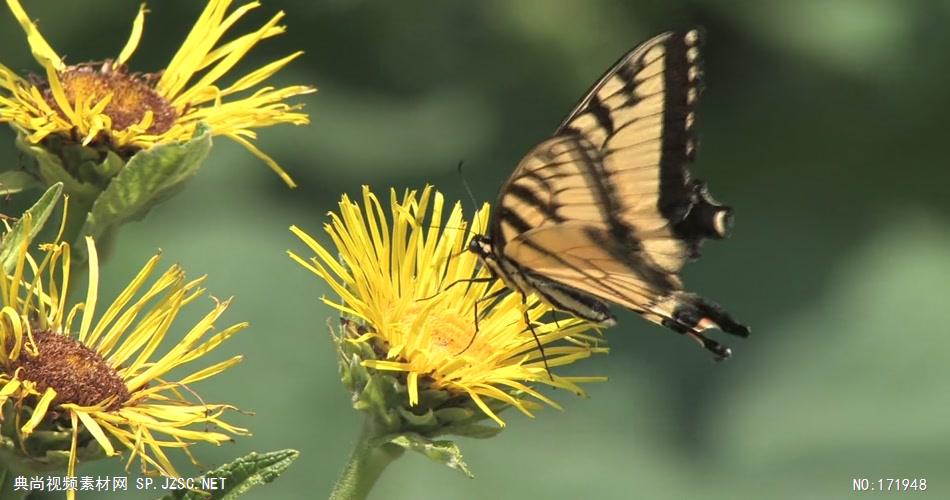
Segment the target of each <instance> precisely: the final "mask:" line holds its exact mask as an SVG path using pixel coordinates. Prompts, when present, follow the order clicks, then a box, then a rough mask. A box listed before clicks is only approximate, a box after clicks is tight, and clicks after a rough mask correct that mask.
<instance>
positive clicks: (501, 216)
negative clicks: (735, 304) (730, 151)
mask: <svg viewBox="0 0 950 500" xmlns="http://www.w3.org/2000/svg"><path fill="white" fill-rule="evenodd" d="M698 44H699V37H698V33H697V32H696V31H690V32H688V33H685V34H674V33H666V34H663V35H660V36H657V37H655V38H653V39H651V40H649V41H647V42H645V43H644V44H642V45H640V46H639V47H637V48H636V49H634V50H633V51H631V52H630V53H628V54H627V55H625V56H624V57H623V58H622V59H621V60H620V61H619V62H618V63H617V64H616V65H615V66H614V67H613V68H611V69H610V70H609V71H608V72H607V73H606V74H605V75H604V76H603V77H602V78H601V79H600V80H599V81H598V83H597V84H595V85H594V87H593V88H592V89H591V91H590V92H589V93H588V94H587V96H586V97H585V98H584V99H583V100H582V101H581V102H580V103H579V104H578V105H577V107H576V108H575V109H574V110H573V111H572V112H571V114H570V115H569V116H568V117H567V119H565V120H564V122H563V123H562V124H561V126H560V127H558V129H557V131H556V133H555V135H554V136H553V137H552V138H551V139H549V140H547V141H545V142H543V143H541V144H540V145H538V146H536V147H535V148H534V149H533V150H532V151H531V152H530V153H529V154H528V155H527V156H526V157H525V159H524V160H522V162H521V164H520V165H519V166H518V168H517V169H516V170H515V172H514V173H513V174H512V176H511V177H510V178H509V180H508V181H507V183H506V184H505V187H504V188H503V189H502V192H501V195H500V197H499V200H498V203H497V205H496V206H497V207H498V210H497V211H496V217H495V218H494V219H493V221H492V237H493V245H494V247H495V249H496V251H497V252H499V253H500V255H501V256H502V258H503V259H506V260H508V261H509V262H511V263H512V264H513V266H514V267H515V268H516V269H518V270H520V272H521V273H522V274H523V275H524V276H526V277H527V279H526V280H525V281H527V282H529V283H531V284H532V287H533V288H534V289H535V291H539V292H540V293H541V294H542V295H543V294H544V284H545V282H546V281H553V282H556V283H558V284H559V285H560V286H561V287H568V288H570V289H573V290H577V291H580V292H582V293H583V294H589V295H591V296H593V297H596V298H598V299H602V300H605V301H609V302H614V303H617V304H620V305H623V306H625V307H628V308H630V309H632V310H634V311H637V312H639V313H640V314H642V315H644V317H646V318H647V319H650V320H651V321H655V322H657V323H661V324H663V325H665V326H668V327H671V328H673V329H675V330H677V331H680V332H692V333H698V332H701V331H702V330H704V329H706V328H710V327H716V326H718V327H721V328H722V329H724V330H726V331H731V332H733V333H737V334H742V335H745V334H747V333H748V328H746V327H744V326H742V325H740V324H738V323H736V322H735V321H734V320H732V318H730V317H729V316H728V314H726V313H725V312H724V311H723V310H722V309H721V308H720V307H719V306H717V305H715V304H713V303H711V302H708V301H705V300H703V299H702V298H700V297H698V296H696V295H693V294H689V293H687V292H685V291H683V289H682V282H681V281H680V279H679V276H678V272H679V271H680V269H681V268H682V267H683V265H684V264H685V263H686V262H687V261H688V260H690V259H692V258H696V257H698V255H699V248H700V246H701V244H702V241H703V240H704V239H705V238H722V237H724V236H725V235H726V233H727V230H728V227H729V222H730V218H731V211H730V209H729V208H728V207H724V206H722V205H719V204H718V203H716V202H715V201H714V200H713V199H712V197H711V196H710V195H709V193H708V192H707V191H706V188H705V186H704V184H703V183H702V182H700V181H696V180H691V179H690V176H689V173H688V172H687V170H686V164H687V163H688V162H689V161H691V159H692V157H693V154H694V151H695V138H694V136H693V130H692V129H693V123H694V121H695V107H696V103H697V101H698V96H699V92H700V77H701V72H700V69H699V65H698V63H699V50H698Z"/></svg>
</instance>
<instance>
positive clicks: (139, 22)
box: [116, 3, 148, 64]
mask: <svg viewBox="0 0 950 500" xmlns="http://www.w3.org/2000/svg"><path fill="white" fill-rule="evenodd" d="M146 12H148V11H147V10H145V4H144V3H143V4H141V5H139V13H138V14H137V15H136V16H135V21H133V22H132V33H131V34H129V41H128V42H125V47H123V48H122V52H120V53H119V57H118V59H116V63H118V64H125V63H126V62H128V60H129V58H130V57H132V54H133V53H134V52H135V49H136V47H138V46H139V41H140V40H141V39H142V28H143V27H144V26H145V13H146Z"/></svg>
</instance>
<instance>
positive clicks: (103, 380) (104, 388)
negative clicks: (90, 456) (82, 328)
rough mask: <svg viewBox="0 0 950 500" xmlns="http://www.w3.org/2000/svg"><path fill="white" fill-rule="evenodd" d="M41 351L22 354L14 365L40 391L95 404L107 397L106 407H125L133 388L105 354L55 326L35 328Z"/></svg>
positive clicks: (67, 400)
mask: <svg viewBox="0 0 950 500" xmlns="http://www.w3.org/2000/svg"><path fill="white" fill-rule="evenodd" d="M33 339H34V340H35V342H36V349H37V351H38V354H37V355H36V356H33V355H30V354H26V355H23V356H20V357H19V358H18V359H17V360H16V361H15V362H14V364H13V367H14V368H15V369H17V370H19V371H20V376H21V377H22V378H23V379H24V380H29V381H32V382H33V383H35V384H36V386H37V388H38V389H39V390H40V392H42V391H45V390H46V389H48V388H51V389H53V390H54V391H56V399H55V400H54V404H67V403H72V404H76V405H80V406H93V405H96V404H101V403H102V402H104V401H107V402H108V404H107V405H106V406H105V407H104V410H105V411H113V410H117V409H119V408H121V407H122V405H123V403H125V402H126V401H127V400H128V399H129V396H130V393H129V390H128V389H127V388H126V386H125V383H124V382H123V381H122V378H121V377H120V376H119V374H118V373H116V371H115V370H114V369H113V368H112V367H110V366H109V364H108V363H106V361H105V360H104V359H102V357H101V356H99V355H98V354H96V352H95V351H93V350H92V349H90V348H88V347H86V346H84V345H83V344H82V343H81V342H78V341H76V340H74V339H72V338H70V337H69V336H67V335H63V334H61V333H57V332H54V331H51V330H42V331H37V332H33Z"/></svg>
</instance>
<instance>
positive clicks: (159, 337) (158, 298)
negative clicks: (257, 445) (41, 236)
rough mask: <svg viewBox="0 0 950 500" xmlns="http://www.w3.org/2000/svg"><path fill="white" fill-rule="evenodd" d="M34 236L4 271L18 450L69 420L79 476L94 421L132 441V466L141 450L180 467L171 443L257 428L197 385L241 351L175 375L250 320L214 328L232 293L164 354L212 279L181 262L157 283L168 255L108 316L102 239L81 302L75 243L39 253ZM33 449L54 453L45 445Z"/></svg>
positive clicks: (4, 392)
mask: <svg viewBox="0 0 950 500" xmlns="http://www.w3.org/2000/svg"><path fill="white" fill-rule="evenodd" d="M26 217H29V214H27V216H26ZM29 245H30V242H29V241H24V242H23V244H22V245H20V247H19V248H18V249H16V252H17V253H16V256H17V259H16V266H15V269H14V270H13V271H12V274H10V275H7V274H6V273H0V275H2V276H0V295H2V300H3V304H2V305H3V308H2V310H0V407H3V409H4V412H3V414H4V415H6V416H7V417H8V418H9V416H10V415H11V412H12V415H14V416H15V419H14V422H15V423H16V431H15V432H16V438H17V440H18V445H17V446H18V449H21V448H22V449H23V450H28V449H29V447H27V446H24V443H26V442H28V441H27V440H28V439H29V437H30V435H31V434H33V433H34V432H38V431H41V430H50V429H63V428H66V429H67V430H68V431H69V432H70V433H71V434H72V438H71V445H70V447H69V451H68V453H69V459H68V460H69V461H68V471H69V472H68V473H69V475H70V476H74V475H75V474H74V473H75V468H76V462H77V448H78V447H80V446H83V444H81V440H80V436H81V435H82V436H87V435H86V434H84V433H83V431H88V435H91V436H92V439H93V440H94V442H95V443H97V444H98V445H99V446H100V447H101V449H102V451H103V452H104V453H105V454H106V455H110V456H111V455H116V454H118V452H117V449H127V450H128V451H129V457H128V463H127V466H129V465H131V464H132V462H133V460H135V459H138V460H140V462H141V466H142V470H143V472H144V473H155V472H157V473H160V474H163V475H168V476H178V473H177V471H176V470H175V468H174V467H173V466H172V464H171V462H170V461H169V459H168V457H167V456H166V450H167V449H182V450H183V451H185V452H186V453H188V448H189V447H190V446H191V445H192V443H195V442H208V443H212V444H215V445H217V444H220V443H222V442H226V441H230V440H231V437H230V435H247V434H248V432H247V431H246V430H245V429H242V428H240V427H235V426H233V425H230V424H228V423H226V422H224V421H223V420H222V414H223V413H224V412H225V411H228V410H234V409H235V408H234V407H232V406H230V405H226V404H212V403H205V402H204V401H202V400H201V399H200V397H198V396H197V395H196V394H195V392H194V391H193V389H192V385H193V384H194V383H196V382H198V381H200V380H203V379H206V378H209V377H212V376H214V375H217V374H218V373H221V372H222V371H224V370H226V369H228V368H230V367H231V366H233V365H235V364H236V363H238V362H239V361H241V356H234V357H231V358H229V359H227V360H225V361H221V362H218V363H215V364H212V365H211V366H207V367H203V368H199V369H195V370H189V372H188V373H187V374H185V375H184V376H179V375H176V376H175V377H171V378H166V377H167V375H168V373H169V372H171V371H172V370H175V369H177V368H180V367H182V366H183V365H187V364H190V363H191V362H193V361H195V360H197V359H198V358H201V357H202V356H204V355H206V354H208V353H209V352H211V351H213V350H215V349H216V348H217V347H218V346H220V345H221V343H223V342H224V341H225V340H227V339H228V338H230V337H231V336H233V335H234V334H235V333H237V332H238V331H240V330H242V329H244V328H245V327H246V326H247V324H246V323H239V324H236V325H233V326H230V327H228V328H225V329H223V330H221V331H219V332H216V333H214V332H213V330H214V324H215V322H216V320H217V319H218V317H219V316H220V315H221V314H222V313H223V312H224V311H225V309H227V307H228V302H229V301H224V302H218V301H215V305H214V307H213V309H212V310H211V311H210V312H209V313H207V314H206V315H205V316H204V317H203V318H201V319H200V320H199V321H198V322H197V323H196V324H194V325H193V326H192V327H191V328H190V329H189V330H188V331H187V333H185V334H184V336H183V337H181V339H180V340H178V341H177V343H176V344H175V345H174V346H173V347H171V348H170V349H169V350H168V351H167V352H166V353H165V354H163V355H158V354H157V350H158V348H159V347H160V346H161V344H162V343H163V341H164V340H165V339H166V337H169V336H170V329H171V327H172V324H173V321H174V320H175V318H176V316H177V315H178V314H179V312H180V311H181V310H182V308H183V307H184V306H186V305H187V304H189V303H191V302H193V301H195V300H196V299H197V298H198V297H199V296H201V294H202V293H203V291H204V290H203V289H202V288H200V287H199V285H200V284H201V282H202V281H203V279H204V278H198V279H195V280H191V281H187V280H186V279H185V274H184V272H183V271H182V269H181V268H180V267H179V266H177V265H173V266H171V267H170V268H169V269H168V270H167V271H165V272H164V273H162V274H161V275H160V276H159V277H158V278H157V280H154V282H153V283H152V284H151V285H147V284H146V283H147V282H148V281H149V280H150V276H152V275H153V273H154V272H155V269H156V267H157V266H158V263H159V255H156V256H154V257H152V258H151V259H150V260H149V261H148V262H147V263H146V264H145V266H144V267H143V268H142V270H141V271H139V273H138V275H137V276H135V278H134V279H133V280H132V281H131V282H130V283H129V284H128V285H127V286H126V287H125V289H124V290H123V291H122V292H121V293H120V294H119V296H118V297H117V298H116V299H115V301H114V302H113V303H112V304H111V305H109V306H108V307H106V308H105V310H104V311H103V312H101V314H98V315H97V309H100V310H101V306H100V305H99V297H98V285H99V267H98V259H97V254H96V246H95V244H94V242H93V240H92V238H86V246H87V251H88V254H89V283H88V288H87V291H86V297H85V301H84V302H81V303H78V304H76V305H74V306H72V307H70V308H67V306H66V301H67V299H66V297H67V295H68V293H69V291H70V287H71V285H72V284H71V283H70V281H69V277H70V253H71V252H70V246H69V245H68V244H67V243H52V244H45V245H41V247H40V248H41V249H42V250H43V255H42V259H41V260H39V261H38V260H37V259H35V258H34V257H33V256H32V255H31V254H30V252H29V251H28V247H29ZM94 318H95V319H94ZM77 324H78V325H77ZM7 405H11V406H7ZM31 412H32V413H31ZM6 427H7V426H6V425H4V428H6ZM30 456H31V457H32V459H34V460H40V461H42V460H43V458H44V456H45V455H43V454H42V453H39V456H37V455H34V454H31V455H30ZM188 456H189V457H191V454H190V453H188ZM192 461H194V458H192Z"/></svg>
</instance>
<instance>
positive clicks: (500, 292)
mask: <svg viewBox="0 0 950 500" xmlns="http://www.w3.org/2000/svg"><path fill="white" fill-rule="evenodd" d="M510 291H511V290H509V289H508V288H507V287H505V288H502V289H500V290H498V291H496V292H494V293H491V294H489V295H486V296H484V297H482V298H480V299H478V300H476V301H475V333H473V334H472V338H470V339H468V344H466V345H465V349H462V350H461V351H459V353H458V354H456V356H459V355H461V354H463V353H464V352H465V351H467V350H468V348H469V347H472V343H474V342H475V336H477V335H478V303H479V302H486V301H489V300H494V299H497V298H498V297H501V296H502V295H505V294H507V293H509V292H510Z"/></svg>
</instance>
